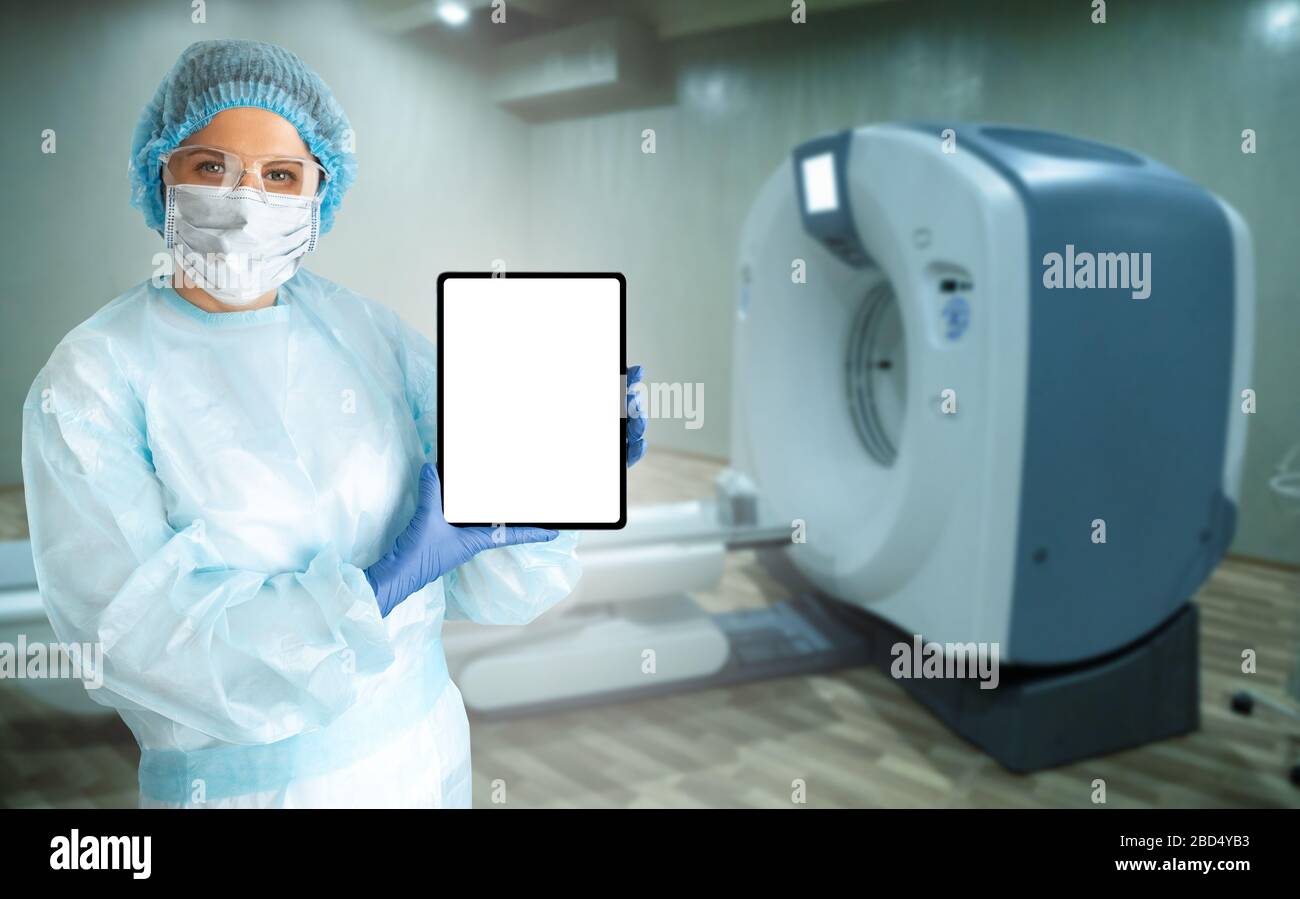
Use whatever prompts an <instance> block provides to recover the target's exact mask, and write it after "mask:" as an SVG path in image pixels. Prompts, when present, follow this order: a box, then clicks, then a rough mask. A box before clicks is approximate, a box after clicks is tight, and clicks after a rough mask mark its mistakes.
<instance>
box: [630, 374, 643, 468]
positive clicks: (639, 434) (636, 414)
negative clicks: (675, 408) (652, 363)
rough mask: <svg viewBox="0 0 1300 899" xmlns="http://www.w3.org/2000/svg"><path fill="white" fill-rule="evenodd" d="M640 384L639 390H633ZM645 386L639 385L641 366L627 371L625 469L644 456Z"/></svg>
mask: <svg viewBox="0 0 1300 899" xmlns="http://www.w3.org/2000/svg"><path fill="white" fill-rule="evenodd" d="M638 384H641V389H640V390H634V389H633V388H634V387H636V385H638ZM645 407H646V401H645V385H644V384H642V383H641V366H639V365H634V366H632V367H631V368H629V369H628V370H627V467H628V468H631V467H632V466H633V465H635V464H636V463H637V460H638V459H640V458H641V457H642V456H643V455H645V423H646V408H645Z"/></svg>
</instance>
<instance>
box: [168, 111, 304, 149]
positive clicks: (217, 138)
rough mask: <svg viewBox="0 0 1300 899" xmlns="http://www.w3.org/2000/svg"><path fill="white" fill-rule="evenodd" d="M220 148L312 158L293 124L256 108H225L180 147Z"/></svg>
mask: <svg viewBox="0 0 1300 899" xmlns="http://www.w3.org/2000/svg"><path fill="white" fill-rule="evenodd" d="M194 144H202V145H203V146H208V147H220V148H221V149H223V150H229V151H231V152H232V153H237V154H239V155H240V156H248V157H254V156H281V155H282V156H307V157H310V156H311V151H310V150H309V149H308V147H307V144H305V143H304V142H303V139H302V136H301V135H299V134H298V130H297V129H296V128H294V126H293V124H292V123H291V122H290V121H289V120H288V119H285V118H283V117H281V116H278V115H276V114H275V113H273V112H271V111H270V110H266V109H261V108H258V107H253V106H237V107H234V108H232V109H223V110H222V111H221V112H219V113H217V114H216V115H215V116H213V117H212V120H211V121H209V122H208V124H206V125H205V126H203V127H202V128H200V129H199V130H198V131H195V132H194V133H193V134H191V135H190V136H189V137H187V138H186V139H185V140H183V141H181V146H191V145H194Z"/></svg>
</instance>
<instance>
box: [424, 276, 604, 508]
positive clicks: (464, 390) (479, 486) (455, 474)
mask: <svg viewBox="0 0 1300 899" xmlns="http://www.w3.org/2000/svg"><path fill="white" fill-rule="evenodd" d="M441 299H442V305H441V311H440V316H441V319H440V328H441V332H440V337H439V341H440V343H439V350H440V355H441V357H442V370H441V371H440V372H439V373H438V376H439V378H440V386H441V396H442V406H441V409H440V413H441V431H440V432H439V436H440V442H441V450H440V452H441V457H440V459H439V462H440V468H441V471H442V479H443V484H442V497H443V513H444V515H445V516H446V518H447V521H449V522H451V523H452V524H497V523H507V524H525V525H526V524H557V525H560V524H590V525H600V524H605V525H617V524H618V522H619V521H620V520H621V518H622V513H623V489H624V488H623V477H624V468H623V419H622V408H623V406H622V396H623V387H622V383H623V382H622V377H623V334H622V329H623V323H622V292H621V284H620V282H619V280H618V279H617V278H615V277H605V276H600V277H573V278H568V277H548V278H539V277H529V276H527V275H511V276H508V277H504V278H489V277H456V276H454V275H448V276H445V277H444V279H443V282H442V291H441Z"/></svg>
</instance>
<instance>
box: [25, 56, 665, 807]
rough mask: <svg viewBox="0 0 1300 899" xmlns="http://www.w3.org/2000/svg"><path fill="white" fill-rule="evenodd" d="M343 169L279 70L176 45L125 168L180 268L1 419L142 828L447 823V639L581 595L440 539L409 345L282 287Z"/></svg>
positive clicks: (516, 558) (555, 548)
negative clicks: (253, 818)
mask: <svg viewBox="0 0 1300 899" xmlns="http://www.w3.org/2000/svg"><path fill="white" fill-rule="evenodd" d="M351 146H352V136H351V131H350V126H349V124H348V120H347V118H346V117H345V116H344V114H343V110H342V109H341V108H340V107H339V105H338V103H337V102H336V101H335V99H334V97H333V95H332V94H331V93H330V91H329V89H328V88H327V87H326V86H325V84H324V83H323V82H322V81H321V79H320V78H319V77H318V76H317V75H316V74H315V73H314V72H312V71H311V70H310V69H308V68H307V67H306V65H304V64H303V62H302V61H301V60H300V59H298V57H296V56H295V55H293V54H292V53H289V52H288V51H286V50H284V49H282V48H280V47H276V46H272V45H269V44H263V43H257V42H253V41H203V42H200V43H196V44H194V45H193V46H191V47H190V48H189V49H187V50H186V51H185V52H184V53H183V54H182V55H181V57H180V59H179V61H178V62H177V63H176V65H175V66H174V67H173V69H172V70H171V72H170V74H168V75H167V77H166V79H165V80H164V81H163V83H162V85H161V86H160V87H159V89H158V92H157V94H156V95H155V96H154V99H153V102H151V103H150V104H149V106H148V107H147V108H146V109H145V111H144V114H143V116H142V117H141V119H140V123H139V125H138V127H137V129H136V132H135V138H134V145H133V147H132V156H131V159H132V162H131V181H132V187H133V196H132V204H133V205H134V206H136V207H138V208H139V209H140V210H141V211H143V213H144V217H145V222H146V223H147V224H148V225H149V227H151V228H153V229H154V230H156V231H158V232H159V233H160V234H161V235H162V237H163V239H164V240H165V242H166V245H167V247H168V248H170V250H171V253H172V255H173V256H174V258H175V259H176V260H177V265H176V270H175V271H174V272H173V273H172V274H171V278H170V283H169V282H168V280H167V279H161V281H160V283H162V284H164V285H165V286H159V283H156V282H157V281H158V279H151V280H150V281H147V282H145V283H144V284H141V285H140V286H138V287H135V288H133V289H132V290H130V291H128V292H126V293H125V294H123V295H122V296H119V297H118V298H116V299H115V300H113V301H112V302H110V303H108V304H107V305H106V306H104V307H103V308H102V309H100V310H99V311H98V312H96V313H95V314H94V315H93V316H91V317H90V319H89V320H87V321H86V322H84V323H83V324H81V325H79V326H77V327H76V328H74V329H73V330H72V332H71V333H69V334H68V335H67V336H66V337H65V338H64V339H63V340H62V341H61V342H60V343H59V345H58V346H57V347H56V348H55V350H54V353H53V354H52V355H51V357H50V360H49V362H48V363H47V364H46V366H45V368H44V369H42V371H41V372H40V374H39V375H38V376H37V378H36V382H35V383H34V384H33V385H32V389H31V393H30V395H29V397H28V399H27V402H26V404H25V406H24V410H23V411H24V423H23V476H24V481H25V485H26V494H27V510H28V518H29V522H30V527H31V541H32V550H33V553H34V556H35V561H36V572H37V580H38V582H39V586H40V590H41V596H42V599H43V601H44V603H45V609H46V612H47V613H48V615H49V618H50V621H51V623H52V624H53V626H54V630H55V633H56V634H57V636H58V638H59V640H60V641H61V642H62V643H64V644H78V645H81V644H90V645H95V644H97V645H98V646H99V647H102V656H98V655H96V653H95V652H93V651H92V652H88V653H82V654H81V655H82V662H83V664H84V665H86V666H92V669H91V670H90V671H89V672H88V676H89V677H92V678H93V677H97V676H98V675H100V674H102V677H103V686H102V687H101V688H99V689H94V690H90V691H89V692H90V695H91V696H93V697H94V698H95V699H96V700H98V701H99V702H101V703H104V704H107V705H111V706H113V707H115V708H116V709H117V710H118V711H119V713H120V714H121V716H122V718H123V719H124V720H125V721H126V723H127V725H128V726H129V727H130V728H131V730H132V732H133V733H134V734H135V737H136V740H137V741H138V742H139V744H140V749H141V759H140V803H141V805H142V806H148V807H157V806H198V807H222V806H283V807H304V806H306V807H317V806H425V807H436V806H469V804H470V754H469V727H468V722H467V721H466V716H465V708H464V705H463V704H462V701H461V696H460V692H459V691H458V690H457V689H456V686H455V684H453V683H452V682H451V681H450V680H449V679H448V675H447V668H446V661H445V659H444V656H443V650H442V646H441V643H440V634H441V630H442V623H443V620H444V619H469V620H472V621H477V622H481V623H483V624H524V623H526V622H528V621H531V620H532V619H533V618H535V617H536V616H537V615H538V614H540V613H541V612H543V611H545V610H546V609H547V608H549V607H550V606H552V605H554V604H555V603H556V602H558V601H560V600H561V599H563V598H564V597H565V596H566V595H568V593H569V592H570V591H571V590H572V589H573V587H574V585H575V584H576V583H577V581H578V577H579V574H580V569H579V565H578V562H577V561H576V559H575V558H574V546H575V544H576V541H577V535H576V534H575V533H572V532H564V533H558V534H557V533H556V532H554V531H543V530H539V529H532V528H511V529H502V530H501V531H499V532H494V531H492V530H490V529H476V528H454V527H451V526H449V525H448V524H447V523H446V522H445V521H444V520H443V517H442V511H441V510H442V504H441V497H440V488H439V483H438V478H437V474H436V473H435V471H434V469H433V467H432V466H431V465H430V464H429V463H430V462H432V461H433V460H434V453H435V447H436V445H437V439H436V434H435V423H436V421H437V410H436V408H435V405H434V404H435V400H436V396H437V394H436V390H437V372H436V371H435V369H434V364H435V359H436V356H435V351H434V348H433V346H431V345H430V343H429V342H428V341H426V340H425V339H424V338H423V337H422V336H421V335H420V334H418V333H417V332H416V331H414V330H413V329H411V328H410V327H408V326H407V325H405V324H404V323H403V322H402V321H401V320H400V319H399V318H398V317H397V316H396V315H395V314H393V313H392V312H390V311H389V310H388V309H386V308H385V307H383V306H380V305H377V304H376V303H373V302H371V301H369V300H366V299H364V298H362V297H360V296H358V295H356V294H354V293H352V292H351V291H349V290H348V289H347V288H345V287H342V286H340V285H337V284H333V283H331V282H329V281H327V280H325V279H324V278H321V277H318V276H316V275H314V274H312V273H311V272H309V271H307V270H305V269H303V268H301V264H302V261H303V257H304V255H305V254H307V253H308V252H310V251H311V250H312V249H314V248H315V246H316V242H317V239H318V237H319V235H320V234H322V233H324V232H325V231H328V230H329V227H330V225H331V223H332V221H333V219H334V216H335V214H336V212H337V210H338V208H339V203H340V201H341V199H342V197H343V194H344V192H345V191H346V190H347V188H348V186H349V185H350V184H351V182H352V180H353V177H354V174H355V160H354V157H353V154H352V151H351ZM638 377H639V369H635V368H634V369H633V371H632V372H630V373H629V382H630V383H635V382H636V381H637V380H638ZM545 389H546V385H541V384H529V383H527V373H525V372H520V395H521V396H526V395H527V393H528V392H529V391H534V390H535V391H539V392H540V391H543V390H545ZM630 405H631V406H632V407H633V409H634V411H633V413H632V414H631V415H629V419H628V435H627V439H628V453H627V458H628V462H629V464H630V463H631V462H634V461H636V459H638V458H639V457H640V455H641V453H642V452H643V448H644V442H643V437H642V434H643V432H644V427H645V420H644V418H643V417H641V415H640V414H639V411H640V410H639V403H632V404H630ZM536 439H545V438H544V437H541V436H539V435H534V434H520V435H519V452H520V453H527V452H528V446H529V442H530V441H532V440H536ZM95 665H98V666H99V668H100V669H101V670H99V671H94V670H93V666H95Z"/></svg>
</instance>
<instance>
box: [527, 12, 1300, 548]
mask: <svg viewBox="0 0 1300 899" xmlns="http://www.w3.org/2000/svg"><path fill="white" fill-rule="evenodd" d="M809 6H810V7H812V9H811V10H810V14H809V21H808V24H806V25H802V26H796V25H787V24H777V25H770V26H759V27H754V28H751V29H746V30H743V31H737V32H729V33H720V34H715V35H708V36H704V37H698V38H691V39H685V40H682V41H679V42H675V43H673V44H671V45H669V47H670V54H671V55H670V58H669V59H668V60H667V61H666V62H667V67H668V69H669V71H670V72H671V75H672V78H673V80H674V84H675V90H676V97H677V100H676V103H675V104H674V105H672V106H669V107H662V108H654V109H645V110H632V111H627V112H621V113H618V114H613V115H604V116H600V117H596V118H590V119H583V120H573V121H564V122H555V123H549V124H544V125H538V126H535V127H534V128H533V129H532V132H531V143H530V148H531V152H530V154H529V161H528V165H529V172H530V174H529V181H530V184H531V186H532V199H533V208H534V209H535V210H536V212H537V216H536V218H535V219H534V220H533V222H532V231H531V239H530V241H529V242H528V255H529V260H530V262H531V263H533V264H538V265H540V264H542V263H543V261H545V262H546V263H548V264H551V265H553V266H556V267H569V266H573V267H616V268H621V269H622V270H623V271H625V272H626V273H627V276H628V282H629V293H630V296H629V305H630V310H629V316H630V324H631V329H632V331H631V334H630V336H629V340H628V347H629V355H630V357H634V358H635V359H636V360H638V361H642V362H644V363H645V364H646V366H647V369H648V371H649V372H650V375H651V377H653V378H656V379H665V380H673V381H678V380H680V381H702V382H704V384H705V396H706V417H705V427H704V428H702V429H700V430H694V431H691V430H686V429H684V428H683V427H682V426H681V424H680V423H669V422H656V424H655V433H654V437H655V440H656V442H659V443H661V444H668V445H672V446H676V447H680V448H684V449H689V450H695V451H698V452H701V453H708V454H715V455H725V454H726V452H727V447H728V440H729V434H728V429H727V422H726V410H727V409H728V408H729V396H730V390H729V384H728V372H729V365H730V356H729V347H730V333H731V316H732V302H733V297H734V293H735V278H734V272H733V269H734V264H735V258H736V241H737V236H738V233H739V230H740V226H741V223H742V222H743V221H744V218H745V215H746V213H747V211H748V208H749V204H750V203H751V202H752V200H753V197H754V194H755V192H756V190H757V189H758V187H759V185H760V184H761V183H762V181H763V180H764V179H765V178H766V177H767V176H768V175H769V174H770V173H771V172H772V171H773V170H774V169H775V167H777V166H778V165H782V164H784V161H785V160H786V159H787V154H788V152H789V150H790V148H792V147H793V146H795V145H796V144H798V143H801V142H802V141H804V140H806V139H807V138H808V137H810V136H812V135H815V134H818V133H820V132H826V131H833V130H838V129H841V128H846V127H852V126H855V125H859V124H864V123H869V122H879V121H889V120H898V119H904V120H912V119H953V120H967V121H981V120H985V121H988V120H991V121H1005V122H1017V123H1024V124H1028V125H1033V126H1038V127H1042V128H1047V129H1055V130H1060V131H1064V132H1067V133H1071V134H1076V135H1080V136H1084V137H1090V138H1094V139H1096V140H1100V141H1105V142H1108V143H1113V144H1116V145H1119V146H1123V147H1130V148H1133V149H1135V150H1138V151H1140V152H1142V153H1145V154H1147V155H1150V156H1152V157H1155V158H1156V159H1159V160H1162V161H1163V162H1165V163H1167V164H1168V165H1171V166H1173V167H1174V168H1176V169H1178V170H1180V171H1181V172H1183V173H1184V174H1186V175H1187V176H1188V177H1190V178H1192V179H1194V180H1196V181H1198V182H1200V183H1201V184H1203V185H1205V186H1206V187H1208V188H1209V189H1211V190H1213V191H1214V192H1216V193H1217V194H1219V195H1220V196H1221V197H1223V198H1224V199H1225V200H1227V201H1228V202H1229V203H1231V204H1232V205H1234V206H1235V207H1236V208H1237V209H1238V210H1239V211H1240V212H1241V213H1242V214H1243V215H1244V216H1245V218H1246V220H1247V221H1248V222H1249V223H1250V225H1251V227H1252V228H1253V230H1254V236H1255V249H1256V254H1257V260H1258V264H1257V268H1258V279H1259V296H1258V304H1259V305H1258V350H1257V363H1256V378H1255V382H1256V385H1257V390H1258V395H1259V404H1260V405H1259V409H1260V411H1259V413H1258V414H1257V415H1255V417H1254V419H1253V421H1252V431H1251V434H1250V448H1249V455H1248V459H1247V465H1246V471H1245V478H1244V485H1243V500H1242V507H1241V519H1240V527H1239V530H1238V538H1237V541H1236V544H1235V547H1234V548H1235V550H1236V551H1237V552H1240V553H1245V554H1251V555H1257V556H1261V557H1267V558H1272V559H1279V560H1286V561H1290V562H1300V523H1297V522H1296V520H1295V518H1294V516H1291V517H1288V515H1287V510H1286V508H1285V507H1284V506H1283V504H1282V503H1281V502H1280V501H1279V500H1277V499H1276V498H1275V497H1273V496H1272V495H1271V494H1270V493H1269V491H1268V489H1267V486H1266V482H1267V479H1268V476H1269V475H1270V474H1271V472H1272V470H1273V467H1274V465H1275V464H1276V463H1277V462H1278V460H1279V459H1280V458H1281V457H1282V456H1283V454H1284V453H1285V451H1286V449H1287V447H1288V446H1290V445H1291V444H1293V443H1295V442H1296V441H1300V389H1298V388H1297V386H1296V385H1297V384H1298V383H1300V355H1298V354H1297V352H1296V349H1295V348H1296V346H1297V343H1298V342H1300V304H1297V302H1296V299H1295V291H1296V288H1295V285H1296V284H1297V283H1298V282H1300V252H1297V251H1296V249H1295V243H1296V240H1297V237H1300V228H1298V227H1297V225H1298V224H1300V204H1297V198H1300V175H1298V171H1300V170H1298V169H1297V167H1296V165H1295V162H1294V147H1296V146H1297V142H1298V141H1300V117H1298V116H1297V115H1296V97H1297V96H1300V21H1297V20H1300V15H1297V16H1295V17H1294V18H1292V17H1291V15H1290V13H1294V12H1295V11H1296V4H1295V3H1294V2H1291V0H1285V2H1278V0H1268V2H1245V0H1243V2H1229V0H1220V2H1197V0H1178V2H1153V0H1144V2H1142V3H1116V2H1112V3H1110V4H1109V10H1108V21H1107V23H1106V24H1104V25H1094V24H1092V23H1091V22H1090V18H1089V16H1090V11H1091V4H1090V3H1088V2H1083V0H1079V2H1054V3H1044V2H998V3H992V2H971V0H948V2H921V0H908V2H897V3H885V4H881V5H874V6H868V7H865V8H862V9H859V10H854V11H847V12H837V13H835V14H834V15H827V16H822V17H819V16H818V15H817V10H816V3H815V2H813V3H810V4H809ZM1288 11H1290V12H1288ZM1270 23H1271V24H1272V25H1273V27H1272V28H1271V29H1270V27H1269V26H1270ZM645 128H653V129H655V132H656V138H657V152H656V154H654V155H648V154H644V153H642V152H641V133H642V130H643V129H645ZM1243 128H1253V129H1255V130H1256V132H1257V134H1258V142H1259V144H1258V153H1257V154H1256V155H1244V154H1243V153H1242V152H1241V131H1242V129H1243ZM1169 452H1170V453H1176V452H1178V447H1170V448H1169Z"/></svg>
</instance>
